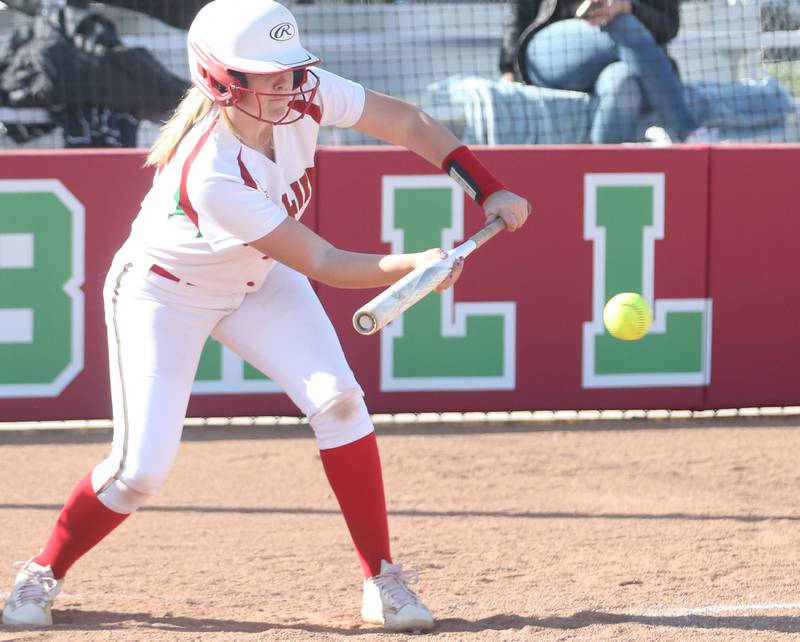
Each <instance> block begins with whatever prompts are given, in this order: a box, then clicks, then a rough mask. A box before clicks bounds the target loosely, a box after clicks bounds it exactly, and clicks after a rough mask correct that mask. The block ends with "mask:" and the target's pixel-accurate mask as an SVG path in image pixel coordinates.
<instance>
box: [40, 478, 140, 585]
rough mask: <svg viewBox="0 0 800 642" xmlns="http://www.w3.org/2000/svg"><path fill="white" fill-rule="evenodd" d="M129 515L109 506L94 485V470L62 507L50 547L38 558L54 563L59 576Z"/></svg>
mask: <svg viewBox="0 0 800 642" xmlns="http://www.w3.org/2000/svg"><path fill="white" fill-rule="evenodd" d="M126 517H127V515H123V514H121V513H115V512H114V511H112V510H111V509H109V508H106V506H104V505H103V504H102V502H101V501H100V500H99V499H97V493H95V492H94V489H93V488H92V473H91V472H90V473H89V474H88V475H86V477H84V478H83V479H81V480H80V481H79V482H78V485H77V486H75V489H74V490H73V491H72V494H71V495H70V496H69V499H67V503H66V504H64V508H62V509H61V514H60V515H59V516H58V521H57V522H56V525H55V527H54V528H53V532H52V533H51V534H50V539H49V540H48V541H47V546H45V547H44V550H43V551H42V552H41V553H39V554H38V555H37V556H36V558H35V559H34V561H35V562H36V563H37V564H41V565H42V566H48V565H49V566H50V567H51V568H52V569H53V575H55V577H56V579H61V578H62V577H64V576H65V575H66V574H67V571H68V570H69V568H70V566H72V565H73V564H74V563H75V562H76V561H77V560H78V558H79V557H81V556H82V555H84V554H85V553H87V552H88V551H89V550H91V549H92V548H94V546H95V545H96V544H97V543H98V542H99V541H100V540H102V539H103V538H104V537H105V536H106V535H108V534H109V533H110V532H111V531H113V530H114V529H115V528H116V527H117V526H119V525H120V524H121V523H122V522H123V521H124V520H125V518H126Z"/></svg>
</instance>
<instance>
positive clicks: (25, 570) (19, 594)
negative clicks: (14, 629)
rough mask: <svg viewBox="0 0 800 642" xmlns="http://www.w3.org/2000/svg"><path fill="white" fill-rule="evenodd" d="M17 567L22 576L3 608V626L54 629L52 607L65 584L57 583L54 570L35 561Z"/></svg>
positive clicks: (60, 581)
mask: <svg viewBox="0 0 800 642" xmlns="http://www.w3.org/2000/svg"><path fill="white" fill-rule="evenodd" d="M16 566H17V568H18V569H19V572H18V573H17V579H16V580H15V582H14V588H13V589H12V591H11V595H9V596H8V599H7V600H6V605H5V607H4V608H3V624H10V625H12V626H52V625H53V616H52V615H51V613H50V606H51V605H52V603H53V600H54V599H55V597H56V595H58V592H59V591H60V590H61V585H62V584H63V583H64V580H57V579H55V578H54V577H53V569H51V568H50V567H49V566H40V565H39V564H37V563H36V562H34V561H33V560H30V561H28V562H17V564H16Z"/></svg>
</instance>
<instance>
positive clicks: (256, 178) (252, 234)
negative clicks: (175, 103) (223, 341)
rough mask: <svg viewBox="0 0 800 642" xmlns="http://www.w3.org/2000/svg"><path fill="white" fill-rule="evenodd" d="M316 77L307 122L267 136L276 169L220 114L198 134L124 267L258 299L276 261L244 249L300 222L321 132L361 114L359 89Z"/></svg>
mask: <svg viewBox="0 0 800 642" xmlns="http://www.w3.org/2000/svg"><path fill="white" fill-rule="evenodd" d="M313 72H314V73H316V74H317V75H318V76H319V78H320V84H319V89H318V90H317V93H316V95H315V97H314V100H313V103H312V104H311V105H310V107H309V109H308V111H307V113H306V115H305V116H304V117H303V118H301V119H300V120H298V121H297V122H295V123H291V124H288V125H277V126H275V127H274V129H273V135H274V152H275V159H276V160H275V161H274V162H273V161H272V160H270V159H269V158H267V157H266V156H265V155H264V154H262V153H261V152H259V151H257V150H255V149H252V148H250V147H248V146H246V145H244V144H243V143H242V142H241V141H239V140H238V139H237V138H236V137H235V136H234V135H233V134H232V133H231V132H230V131H229V130H228V129H227V128H226V127H225V126H224V125H223V124H222V123H221V122H220V120H219V112H218V111H217V110H216V109H215V110H213V111H212V113H211V114H209V116H208V117H206V118H205V119H203V120H202V121H201V122H199V123H198V124H197V125H195V127H193V128H192V130H191V131H189V132H188V133H187V135H186V136H185V137H184V139H183V141H182V142H181V144H180V145H179V146H178V149H177V150H176V153H175V155H174V156H173V158H172V159H171V160H170V161H169V162H168V163H167V164H166V165H165V166H164V167H163V168H162V169H161V170H160V171H159V172H158V173H157V174H156V176H155V179H154V180H153V187H152V188H151V189H150V191H149V192H148V194H147V196H146V197H145V199H144V201H143V202H142V206H141V210H140V211H139V214H138V216H137V217H136V220H135V221H134V222H133V227H132V230H131V236H130V238H129V239H128V241H127V243H126V244H125V246H124V247H123V250H121V252H122V253H123V254H124V256H125V258H126V259H127V260H131V261H135V262H137V263H139V264H142V263H148V262H152V264H153V265H156V266H157V268H156V269H157V270H164V271H166V272H167V273H168V274H170V275H171V276H174V277H175V278H177V279H180V280H181V281H183V282H186V283H191V284H193V285H196V286H199V287H202V288H204V289H207V290H212V291H216V292H220V293H231V294H232V293H239V292H248V291H255V290H257V289H259V288H260V287H261V285H262V284H263V282H264V279H265V278H266V276H267V273H268V272H269V270H270V269H271V268H272V266H273V265H274V261H273V260H272V259H269V257H265V256H264V255H263V254H261V253H260V252H258V251H257V250H255V249H253V248H252V247H249V246H248V243H249V242H251V241H254V240H256V239H259V238H261V237H263V236H265V235H266V234H268V233H269V232H271V231H272V230H274V229H275V228H276V227H277V226H278V225H279V224H280V223H281V222H283V220H284V219H285V218H286V217H287V216H294V217H296V218H300V216H301V215H302V213H303V211H304V210H305V208H306V207H307V206H308V203H309V200H310V199H311V189H312V183H313V177H314V151H315V149H316V144H317V136H318V134H319V128H320V126H322V125H332V126H335V127H351V126H352V125H354V124H355V123H356V122H357V121H358V119H359V118H360V117H361V114H362V113H363V110H364V97H365V94H364V88H363V87H362V86H361V85H359V84H357V83H354V82H351V81H349V80H345V79H344V78H341V77H339V76H336V75H335V74H332V73H330V72H326V71H325V70H323V69H314V70H313ZM311 80H312V79H311V78H310V77H309V81H311Z"/></svg>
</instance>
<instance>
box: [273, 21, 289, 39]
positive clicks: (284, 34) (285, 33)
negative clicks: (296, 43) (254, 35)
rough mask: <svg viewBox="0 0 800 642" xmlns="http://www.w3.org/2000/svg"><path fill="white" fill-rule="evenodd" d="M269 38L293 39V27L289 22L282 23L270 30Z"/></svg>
mask: <svg viewBox="0 0 800 642" xmlns="http://www.w3.org/2000/svg"><path fill="white" fill-rule="evenodd" d="M269 37H270V38H272V39H273V40H291V39H292V38H293V37H294V25H293V24H292V23H291V22H282V23H281V24H279V25H276V26H274V27H273V28H272V29H271V30H270V32H269Z"/></svg>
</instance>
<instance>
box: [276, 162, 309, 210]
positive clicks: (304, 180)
mask: <svg viewBox="0 0 800 642" xmlns="http://www.w3.org/2000/svg"><path fill="white" fill-rule="evenodd" d="M313 183H314V168H313V167H307V168H306V171H305V172H304V173H303V175H302V176H301V177H300V178H299V179H297V180H296V181H294V182H293V183H292V184H291V185H289V188H290V189H291V190H292V195H293V196H294V198H290V196H289V194H284V195H283V198H281V202H282V203H283V206H284V207H285V208H286V211H287V212H288V214H289V216H297V213H298V212H299V211H301V210H302V209H303V207H304V206H305V205H306V204H307V203H308V202H309V201H310V200H311V191H312V188H311V186H312V185H313Z"/></svg>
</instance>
